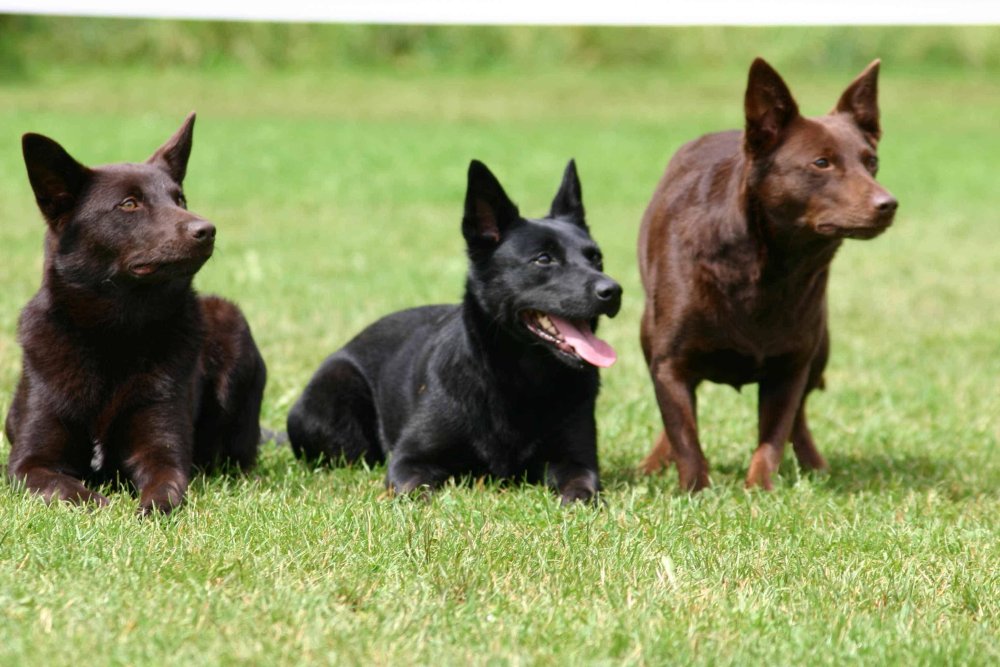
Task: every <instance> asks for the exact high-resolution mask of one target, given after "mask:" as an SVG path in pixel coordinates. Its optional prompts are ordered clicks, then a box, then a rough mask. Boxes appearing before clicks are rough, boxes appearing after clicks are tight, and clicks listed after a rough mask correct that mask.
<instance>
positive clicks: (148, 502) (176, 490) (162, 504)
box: [139, 482, 184, 516]
mask: <svg viewBox="0 0 1000 667" xmlns="http://www.w3.org/2000/svg"><path fill="white" fill-rule="evenodd" d="M183 502H184V489H183V488H182V487H181V485H180V484H177V483H176V482H165V483H163V484H160V485H158V486H156V487H155V488H151V489H144V490H143V492H142V497H141V498H140V499H139V516H149V515H150V514H153V513H158V514H164V515H166V514H170V513H171V512H172V511H174V510H175V509H177V508H178V507H180V506H181V504H183Z"/></svg>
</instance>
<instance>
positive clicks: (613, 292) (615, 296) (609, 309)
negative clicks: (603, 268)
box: [594, 278, 622, 317]
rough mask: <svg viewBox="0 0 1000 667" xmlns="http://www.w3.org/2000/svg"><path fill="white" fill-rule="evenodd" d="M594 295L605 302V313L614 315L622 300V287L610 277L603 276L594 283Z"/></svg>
mask: <svg viewBox="0 0 1000 667" xmlns="http://www.w3.org/2000/svg"><path fill="white" fill-rule="evenodd" d="M594 295H595V296H597V298H598V299H599V300H600V301H601V302H603V304H604V306H605V313H606V314H607V315H609V316H611V317H614V316H615V315H616V314H617V313H618V308H619V307H620V306H621V301H622V287H621V285H619V284H618V283H616V282H615V281H613V280H611V279H610V278H602V279H601V280H598V281H597V282H596V283H595V284H594Z"/></svg>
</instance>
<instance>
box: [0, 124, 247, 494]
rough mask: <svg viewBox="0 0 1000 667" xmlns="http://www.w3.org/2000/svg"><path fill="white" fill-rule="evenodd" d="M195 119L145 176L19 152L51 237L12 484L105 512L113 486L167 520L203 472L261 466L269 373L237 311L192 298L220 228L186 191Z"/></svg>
mask: <svg viewBox="0 0 1000 667" xmlns="http://www.w3.org/2000/svg"><path fill="white" fill-rule="evenodd" d="M193 128H194V114H192V115H191V116H189V117H188V119H187V120H186V121H185V123H184V125H183V126H182V127H181V128H180V129H179V130H178V131H177V133H176V134H175V135H174V136H173V137H172V138H171V139H170V140H169V141H167V143H166V144H164V145H163V146H162V147H160V149H159V150H157V151H156V152H155V153H154V154H153V156H152V157H150V158H149V159H148V160H147V161H146V162H144V163H140V164H131V163H121V164H112V165H107V166H105V167H97V168H93V169H90V168H87V167H84V166H83V165H81V164H79V163H78V162H77V161H76V160H74V159H73V158H72V157H70V155H69V154H68V153H67V152H66V151H65V150H63V148H62V147H61V146H60V145H59V144H57V143H56V142H54V141H53V140H51V139H49V138H47V137H43V136H41V135H38V134H26V135H24V139H23V147H24V161H25V164H26V166H27V168H28V177H29V180H30V181H31V187H32V188H33V189H34V192H35V198H36V199H37V201H38V206H39V208H40V209H41V210H42V214H43V215H44V217H45V221H46V223H47V224H48V229H47V231H46V235H45V265H44V269H43V274H42V285H41V288H40V289H39V290H38V293H37V294H35V296H34V298H32V299H31V301H29V302H28V305H27V306H25V308H24V310H23V311H22V313H21V320H20V324H19V326H18V338H19V340H20V342H21V347H22V348H23V349H24V358H23V370H22V374H21V380H20V382H19V383H18V385H17V391H16V393H15V395H14V401H13V404H12V405H11V407H10V412H9V413H8V414H7V421H6V433H7V438H8V440H10V442H11V452H10V462H9V466H8V473H9V475H10V477H11V478H12V479H13V480H14V481H16V482H20V483H23V484H24V485H25V486H26V487H27V488H28V489H29V490H30V491H33V492H35V493H38V494H40V495H42V496H43V497H44V498H45V499H46V500H66V501H69V502H73V503H97V504H101V505H103V504H105V503H107V498H105V497H104V496H103V495H101V494H100V493H97V492H96V491H92V490H90V489H88V488H87V487H86V486H85V485H84V481H88V482H93V483H100V482H104V481H109V480H114V479H116V478H118V477H119V476H122V477H123V478H124V479H126V480H128V481H129V482H131V483H132V484H134V485H135V486H136V487H137V488H138V490H139V492H140V498H139V509H140V511H141V512H142V513H147V512H150V511H152V510H160V511H163V512H169V511H170V510H171V509H172V508H174V507H176V506H178V505H179V504H180V503H181V501H182V500H183V497H184V492H185V490H186V489H187V486H188V480H189V479H190V475H191V468H192V466H193V465H197V466H201V467H212V466H214V465H215V464H222V463H229V464H233V465H235V466H238V467H240V468H247V467H249V466H252V465H253V464H254V462H255V460H256V458H257V441H258V440H259V438H260V427H259V424H258V419H259V416H260V404H261V397H262V394H263V390H264V381H265V375H266V372H265V368H264V361H263V360H262V359H261V356H260V353H259V352H258V351H257V346H256V345H255V344H254V341H253V337H252V336H251V335H250V327H249V326H248V325H247V323H246V320H245V319H244V318H243V315H242V313H240V311H239V309H238V308H237V307H236V306H234V305H233V304H231V303H229V302H228V301H224V300H223V299H220V298H218V297H201V298H199V297H197V296H196V295H195V293H194V290H192V289H191V281H192V279H193V278H194V275H195V273H196V272H197V271H198V269H200V268H201V266H202V264H204V263H205V261H206V260H208V258H209V257H211V256H212V250H213V248H214V244H215V227H214V226H213V225H212V223H210V222H209V221H207V220H205V219H204V218H202V217H201V216H199V215H197V214H195V213H192V212H191V211H188V210H187V203H186V202H185V199H184V194H183V192H182V190H181V184H182V182H183V180H184V174H185V172H186V170H187V162H188V156H189V155H190V153H191V136H192V130H193Z"/></svg>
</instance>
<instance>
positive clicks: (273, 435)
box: [260, 427, 288, 447]
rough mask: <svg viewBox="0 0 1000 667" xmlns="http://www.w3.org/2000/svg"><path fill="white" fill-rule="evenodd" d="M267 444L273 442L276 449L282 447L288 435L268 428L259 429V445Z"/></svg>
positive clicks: (286, 442)
mask: <svg viewBox="0 0 1000 667" xmlns="http://www.w3.org/2000/svg"><path fill="white" fill-rule="evenodd" d="M269 442H273V443H274V444H275V445H276V446H278V447H281V446H282V445H287V444H288V433H287V432H286V431H273V430H271V429H269V428H264V427H261V429H260V444H262V445H266V444H267V443H269Z"/></svg>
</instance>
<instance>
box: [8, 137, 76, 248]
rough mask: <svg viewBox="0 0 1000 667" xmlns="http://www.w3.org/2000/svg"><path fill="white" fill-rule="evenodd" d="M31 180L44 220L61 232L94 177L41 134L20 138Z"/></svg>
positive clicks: (56, 144)
mask: <svg viewBox="0 0 1000 667" xmlns="http://www.w3.org/2000/svg"><path fill="white" fill-rule="evenodd" d="M21 150H22V151H23V152H24V164H25V166H26V167H27V168H28V180H29V181H30V182H31V189H32V190H34V192H35V201H37V202H38V208H39V209H41V211H42V215H44V216H45V220H46V221H47V222H48V223H49V225H50V226H51V227H52V228H53V229H54V230H55V231H59V229H60V227H61V226H62V223H63V222H64V216H65V215H66V213H68V212H69V211H70V210H72V208H73V207H74V206H75V205H76V203H77V201H79V198H80V194H81V193H82V192H83V189H84V188H85V187H86V186H87V183H88V182H89V180H90V177H91V174H92V173H93V172H91V171H90V169H88V168H87V167H85V166H83V165H82V164H80V163H79V162H77V161H76V160H74V159H73V158H72V156H70V154H69V153H67V152H66V150H65V149H64V148H63V147H62V146H60V145H59V144H58V143H56V142H55V141H53V140H52V139H49V138H48V137H45V136H42V135H40V134H32V133H28V134H25V135H24V136H23V137H21Z"/></svg>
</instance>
